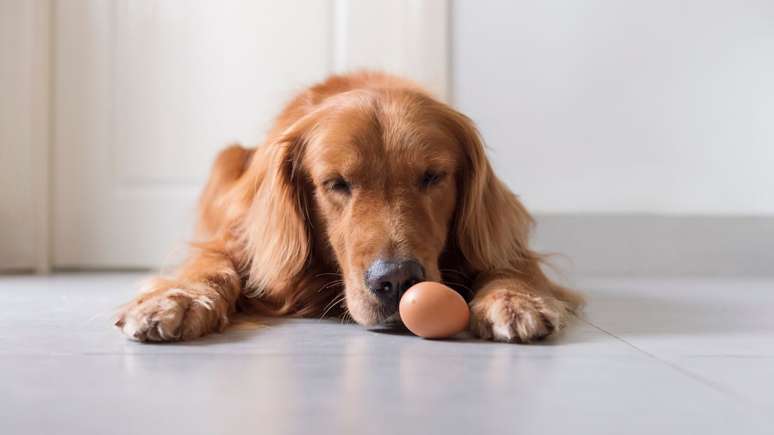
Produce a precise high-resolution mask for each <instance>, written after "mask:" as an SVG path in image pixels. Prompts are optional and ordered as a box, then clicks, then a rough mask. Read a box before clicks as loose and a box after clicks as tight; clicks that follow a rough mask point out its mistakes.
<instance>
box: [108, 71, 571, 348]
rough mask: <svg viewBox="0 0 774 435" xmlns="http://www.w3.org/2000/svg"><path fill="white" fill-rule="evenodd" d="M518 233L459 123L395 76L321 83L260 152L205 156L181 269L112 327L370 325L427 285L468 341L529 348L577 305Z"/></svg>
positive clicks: (178, 334)
mask: <svg viewBox="0 0 774 435" xmlns="http://www.w3.org/2000/svg"><path fill="white" fill-rule="evenodd" d="M532 225H533V220H532V218H531V217H530V215H529V214H528V212H527V210H526V209H525V208H524V206H523V205H522V204H521V203H520V202H519V200H518V198H517V197H516V196H515V195H514V194H513V193H511V191H510V190H509V189H508V187H507V186H506V185H505V184H504V183H503V182H502V181H500V180H499V179H498V178H497V177H496V176H495V174H494V172H493V170H492V167H491V165H490V163H489V161H488V160H487V157H486V154H485V148H484V145H483V143H482V140H481V138H480V137H479V133H478V131H477V129H476V127H475V126H474V124H473V122H472V121H471V120H470V119H469V118H468V117H466V116H465V115H463V114H461V113H459V112H457V111H456V110H454V109H452V108H451V107H449V106H448V105H446V104H443V103H441V102H440V101H438V100H437V99H434V98H433V97H432V96H431V95H430V94H428V93H427V92H426V91H425V90H423V89H422V88H421V87H420V86H418V85H417V84H415V83H413V82H411V81H409V80H406V79H402V78H399V77H395V76H391V75H388V74H384V73H377V72H358V73H352V74H347V75H334V76H332V77H330V78H328V79H327V80H325V81H323V82H322V83H319V84H317V85H314V86H312V87H310V88H308V89H306V90H305V91H303V92H301V93H300V94H299V95H297V96H296V97H295V98H294V99H293V100H291V101H290V103H289V104H288V105H287V106H286V107H285V109H284V110H283V111H282V112H281V114H280V115H279V117H278V118H277V120H276V122H275V124H274V126H273V128H272V129H271V130H270V131H269V133H268V136H267V139H266V141H265V143H264V144H263V145H261V146H258V147H257V148H254V149H246V148H243V147H241V146H239V145H234V146H231V147H229V148H227V149H225V150H224V151H222V152H221V153H220V155H219V156H218V157H217V159H216V161H215V163H214V167H213V169H212V171H211V174H210V176H209V179H208V181H207V183H206V186H205V188H204V191H203V193H202V196H201V199H200V203H199V220H198V226H197V230H196V239H195V242H193V243H191V253H190V256H189V258H188V259H187V261H185V262H184V263H183V264H182V266H181V267H180V268H179V269H178V270H177V271H176V272H175V273H174V274H173V275H172V276H170V277H156V278H152V279H151V280H149V281H148V282H147V283H146V285H145V286H144V287H143V288H142V289H141V292H140V294H139V295H138V296H137V297H136V298H135V299H134V300H133V301H131V302H130V303H129V304H127V305H125V306H124V307H123V308H122V309H121V310H120V312H119V314H118V320H117V322H116V325H117V326H118V327H119V328H120V329H121V330H122V331H123V332H124V333H125V334H126V335H127V336H128V337H129V338H131V339H134V340H139V341H153V342H156V341H177V340H190V339H194V338H197V337H201V336H204V335H206V334H208V333H211V332H215V331H221V330H223V329H224V328H225V327H226V326H227V325H228V324H229V318H230V316H232V314H233V313H235V312H237V311H244V312H250V313H256V314H260V315H268V316H303V317H334V316H336V317H340V318H342V319H345V320H354V321H355V322H357V323H359V324H360V325H364V326H366V327H372V326H375V325H380V324H384V323H385V322H387V321H395V320H396V319H397V320H399V314H398V313H397V307H398V301H399V299H400V297H401V295H402V293H403V292H404V291H405V290H406V289H407V288H408V287H410V286H411V285H413V284H414V283H416V282H420V281H426V280H429V281H439V282H444V283H446V284H447V285H449V286H450V287H452V288H454V289H455V290H456V291H458V292H459V293H460V294H462V295H463V296H464V297H465V299H466V300H467V301H468V303H469V306H470V310H471V321H470V331H471V332H472V333H473V334H474V335H476V336H478V337H481V338H482V339H489V340H495V341H504V342H518V343H529V342H533V341H536V340H540V339H542V338H545V337H547V336H549V335H551V334H552V333H554V332H556V331H558V330H560V329H562V328H563V327H564V326H565V325H566V324H567V321H568V319H569V318H570V317H571V315H572V312H573V311H574V310H576V309H577V308H578V307H579V306H580V304H581V303H582V299H581V297H580V296H579V295H578V294H577V293H575V292H573V291H571V290H569V289H566V288H563V287H561V286H559V285H557V284H556V283H554V282H552V281H551V280H550V279H549V278H548V277H547V276H546V274H545V273H544V272H543V270H542V269H541V264H542V262H543V261H542V260H543V257H542V256H541V255H540V254H538V253H536V252H534V251H532V250H530V248H529V246H528V236H529V231H530V228H531V226H532Z"/></svg>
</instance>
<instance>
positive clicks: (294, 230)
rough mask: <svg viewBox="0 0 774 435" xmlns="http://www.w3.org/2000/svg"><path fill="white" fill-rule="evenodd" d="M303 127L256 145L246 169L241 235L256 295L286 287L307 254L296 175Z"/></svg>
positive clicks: (305, 220)
mask: <svg viewBox="0 0 774 435" xmlns="http://www.w3.org/2000/svg"><path fill="white" fill-rule="evenodd" d="M301 127H303V126H302V125H298V126H294V127H291V128H290V129H288V131H287V132H285V133H283V134H282V135H280V137H279V138H278V139H276V140H275V141H273V142H270V143H268V144H266V145H264V146H263V147H259V148H258V149H257V150H256V153H257V154H256V156H255V157H254V159H253V162H252V166H253V167H252V168H250V169H249V170H250V171H251V172H252V173H253V174H254V177H255V178H254V180H252V183H253V188H254V189H255V192H254V195H253V198H252V201H251V204H250V206H249V209H248V210H247V214H246V216H245V219H244V220H243V227H242V228H241V236H242V239H243V240H242V246H243V249H244V250H245V252H244V255H243V258H244V261H245V263H249V278H248V283H249V285H250V287H252V288H254V289H255V291H254V295H258V294H263V293H266V292H268V293H272V292H275V291H282V290H283V289H285V288H286V287H287V286H288V285H289V284H290V283H291V282H292V281H293V280H294V279H296V278H297V277H298V276H299V274H300V273H301V272H302V271H303V269H304V268H305V266H306V264H307V261H308V259H309V255H310V252H311V247H310V240H311V239H310V223H309V216H308V214H307V205H306V204H307V203H306V200H307V199H306V198H305V195H304V194H303V186H302V180H301V179H300V177H301V174H300V172H299V171H298V166H299V164H300V163H299V162H300V153H301V152H302V148H303V140H304V139H303V137H302V134H301ZM245 266H247V264H246V265H245Z"/></svg>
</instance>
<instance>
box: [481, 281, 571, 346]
mask: <svg viewBox="0 0 774 435" xmlns="http://www.w3.org/2000/svg"><path fill="white" fill-rule="evenodd" d="M470 309H471V320H470V329H471V331H472V332H473V333H474V334H476V335H478V336H479V337H481V338H483V339H486V340H495V341H506V342H516V343H529V342H532V341H535V340H540V339H542V338H545V337H547V336H549V335H551V334H552V333H554V332H556V331H558V330H560V329H562V328H563V327H564V326H565V325H566V324H567V320H568V318H569V316H570V309H569V307H568V306H567V304H565V303H564V302H562V301H560V300H558V299H556V298H554V297H551V296H538V295H532V294H529V293H522V292H516V291H513V290H505V289H504V290H495V291H493V292H491V293H488V294H487V295H485V296H483V297H482V298H481V299H474V300H473V301H472V302H471V303H470Z"/></svg>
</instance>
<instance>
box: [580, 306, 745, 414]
mask: <svg viewBox="0 0 774 435" xmlns="http://www.w3.org/2000/svg"><path fill="white" fill-rule="evenodd" d="M577 318H578V319H580V320H581V321H582V322H584V323H586V324H587V325H589V326H591V327H592V328H594V329H596V330H598V331H600V332H602V333H604V334H605V335H608V336H610V337H613V338H615V339H617V340H620V341H621V342H623V343H624V344H626V345H627V346H629V347H631V348H632V349H634V350H636V351H638V352H640V353H642V354H644V355H646V356H648V357H649V358H651V359H653V360H655V361H658V362H660V363H662V364H664V365H666V366H668V367H670V368H671V369H673V370H675V371H677V372H679V373H681V374H683V375H685V376H688V377H689V378H691V379H693V380H694V381H697V382H699V383H701V384H703V385H705V386H707V387H710V388H712V389H713V390H715V391H717V392H719V393H722V394H725V395H728V396H731V397H732V398H734V399H737V400H740V401H742V402H745V403H748V401H747V399H746V398H744V397H742V396H740V395H739V394H737V393H736V392H735V391H733V390H730V389H728V388H726V387H724V386H722V385H720V384H718V383H716V382H714V381H712V380H710V379H707V378H705V377H703V376H700V375H697V374H696V373H693V372H691V371H689V370H687V369H684V368H682V367H680V366H679V365H677V364H675V363H673V362H670V361H667V360H664V359H661V358H659V357H657V356H656V355H655V354H653V353H650V352H648V351H646V350H644V349H642V348H640V347H638V346H635V345H634V344H633V343H631V342H630V341H628V340H626V339H624V338H622V337H619V336H618V335H615V334H613V333H612V332H610V331H607V330H605V329H603V328H601V327H599V326H597V325H595V324H594V323H591V321H590V320H589V319H587V318H585V317H580V316H577Z"/></svg>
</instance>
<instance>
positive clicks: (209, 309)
mask: <svg viewBox="0 0 774 435" xmlns="http://www.w3.org/2000/svg"><path fill="white" fill-rule="evenodd" d="M241 287H242V284H241V279H240V277H239V274H238V273H237V271H236V269H235V266H234V264H233V263H232V261H231V259H230V258H228V256H226V255H225V254H224V253H223V252H222V251H220V250H218V249H203V250H200V251H198V252H196V253H195V254H194V255H193V256H192V257H191V258H190V259H189V260H188V261H187V262H186V263H185V264H184V266H183V267H182V268H180V270H178V272H177V273H176V274H175V276H174V277H172V278H164V277H156V278H153V279H151V280H150V281H149V282H148V283H147V284H146V286H145V287H144V288H143V289H142V290H141V293H140V294H139V295H138V296H137V297H136V298H135V299H134V300H133V301H132V302H130V303H129V304H127V305H126V306H124V307H123V309H122V310H121V311H120V313H119V315H118V320H117V322H116V326H118V327H119V328H120V329H121V330H122V331H123V332H124V334H126V335H127V336H128V337H129V338H131V339H134V340H138V341H177V340H189V339H192V338H196V337H201V336H203V335H206V334H208V333H210V332H213V331H220V330H222V329H223V328H225V326H226V325H227V324H228V316H229V315H230V314H231V313H232V312H233V311H234V307H235V304H236V300H237V298H238V297H239V294H240V292H241Z"/></svg>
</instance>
